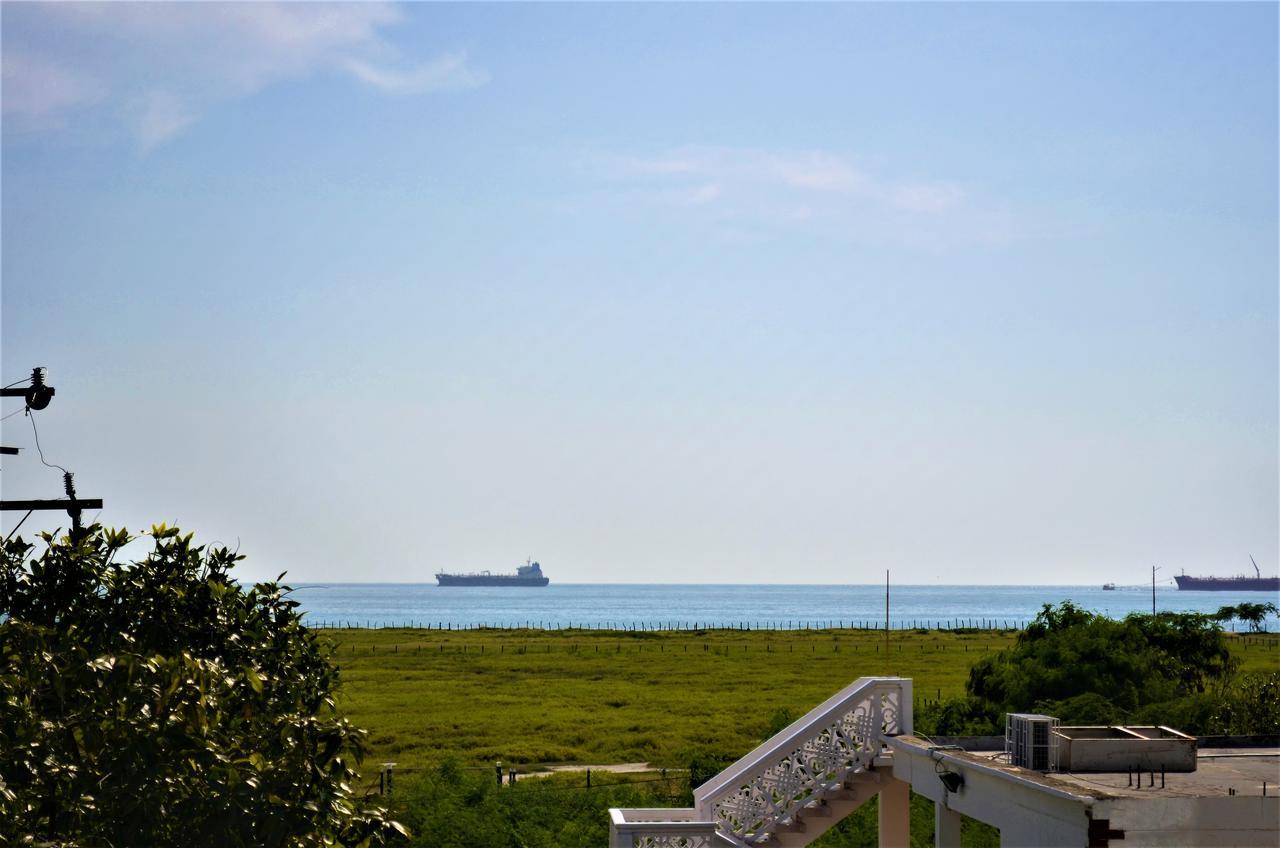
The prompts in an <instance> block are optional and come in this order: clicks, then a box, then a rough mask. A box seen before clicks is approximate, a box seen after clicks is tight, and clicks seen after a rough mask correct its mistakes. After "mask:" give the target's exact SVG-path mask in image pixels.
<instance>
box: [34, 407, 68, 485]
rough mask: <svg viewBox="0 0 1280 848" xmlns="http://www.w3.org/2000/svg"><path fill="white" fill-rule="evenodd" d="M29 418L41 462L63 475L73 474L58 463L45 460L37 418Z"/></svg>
mask: <svg viewBox="0 0 1280 848" xmlns="http://www.w3.org/2000/svg"><path fill="white" fill-rule="evenodd" d="M27 417H28V418H30V419H31V432H32V433H34V434H35V437H36V452H37V453H38V454H40V461H41V462H43V463H44V464H45V465H46V466H47V467H49V468H56V469H58V470H59V471H61V472H62V473H63V474H70V473H71V472H70V471H68V470H67V469H65V468H63V467H62V466H61V465H59V464H58V463H56V462H49V461H48V460H47V459H45V458H44V451H43V450H41V448H40V431H39V430H37V429H36V417H35V416H34V415H28V416H27Z"/></svg>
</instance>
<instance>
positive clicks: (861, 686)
mask: <svg viewBox="0 0 1280 848" xmlns="http://www.w3.org/2000/svg"><path fill="white" fill-rule="evenodd" d="M910 732H911V681H910V680H906V679H899V678H883V677H881V678H868V677H864V678H861V679H859V680H857V681H855V682H854V683H852V684H850V685H849V686H848V687H846V688H845V689H843V690H841V691H840V692H838V693H836V694H835V695H833V696H832V697H831V698H829V699H828V700H827V701H825V702H824V703H822V704H821V705H819V706H818V707H815V708H814V709H813V710H811V711H810V712H809V713H807V714H806V715H805V716H804V717H803V718H801V719H800V720H799V721H797V722H796V723H795V724H793V725H792V726H791V727H789V728H787V729H785V730H783V731H782V732H781V733H779V734H777V735H776V736H774V737H773V738H772V739H770V740H769V741H767V742H765V743H764V744H763V745H761V746H760V747H759V748H757V749H756V750H755V751H752V752H751V753H750V754H748V755H747V756H745V757H743V758H742V759H741V760H739V761H738V762H736V763H734V764H733V765H731V766H730V767H729V768H727V769H725V770H724V771H723V772H721V773H720V775H718V776H717V777H715V778H713V779H712V780H710V781H708V782H707V783H706V784H705V785H703V786H702V787H701V788H700V789H699V790H698V791H697V792H696V793H695V799H696V801H697V806H696V807H695V808H693V809H682V810H611V811H610V814H611V815H612V816H613V827H612V834H613V841H612V842H611V843H610V844H611V845H613V846H615V848H619V847H620V848H719V846H724V845H729V844H732V845H751V844H755V843H757V842H760V841H761V840H765V839H767V838H768V836H769V834H770V833H772V832H773V831H774V830H775V829H777V828H778V827H779V826H780V825H782V824H784V823H786V822H788V821H794V820H795V817H796V814H797V813H799V812H801V811H802V810H803V809H804V807H805V806H806V805H808V804H810V803H812V802H814V801H820V800H821V799H822V798H824V797H828V795H829V793H830V792H832V791H836V790H839V789H842V788H843V786H844V781H845V780H846V779H848V778H849V776H850V775H852V774H853V773H855V772H860V771H864V770H866V769H869V768H871V766H872V765H873V764H874V763H875V761H876V758H877V757H879V756H881V754H883V753H885V752H886V749H887V744H886V742H885V738H886V737H888V736H897V735H900V734H904V733H910Z"/></svg>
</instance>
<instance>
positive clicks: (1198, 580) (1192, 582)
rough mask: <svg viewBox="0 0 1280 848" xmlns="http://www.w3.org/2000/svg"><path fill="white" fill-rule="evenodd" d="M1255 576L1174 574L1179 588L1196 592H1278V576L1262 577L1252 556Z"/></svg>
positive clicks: (1279, 582) (1279, 583)
mask: <svg viewBox="0 0 1280 848" xmlns="http://www.w3.org/2000/svg"><path fill="white" fill-rule="evenodd" d="M1249 562H1252V563H1253V570H1254V571H1255V572H1257V576H1256V577H1249V576H1248V575H1245V574H1240V575H1237V576H1235V577H1188V576H1187V575H1186V574H1185V573H1183V574H1177V575H1174V578H1173V579H1174V580H1176V581H1177V583H1178V588H1179V589H1191V590H1195V591H1198V592H1227V591H1235V592H1280V577H1263V576H1262V569H1260V568H1258V563H1257V562H1256V561H1255V560H1254V558H1253V557H1252V556H1250V557H1249Z"/></svg>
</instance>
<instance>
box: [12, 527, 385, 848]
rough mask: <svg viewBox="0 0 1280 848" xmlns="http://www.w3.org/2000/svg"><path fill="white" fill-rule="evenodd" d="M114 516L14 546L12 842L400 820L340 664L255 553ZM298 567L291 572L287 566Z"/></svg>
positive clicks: (369, 826) (187, 836) (381, 833)
mask: <svg viewBox="0 0 1280 848" xmlns="http://www.w3.org/2000/svg"><path fill="white" fill-rule="evenodd" d="M150 535H151V536H152V538H153V546H152V550H151V551H150V553H149V554H148V555H147V556H146V557H145V558H143V559H142V560H140V561H138V562H136V563H133V564H131V565H122V564H119V563H116V562H114V559H115V556H116V554H117V553H118V552H119V551H120V549H121V548H122V547H124V546H125V545H126V544H128V543H129V542H130V541H131V538H130V537H129V535H128V534H127V533H126V532H125V531H123V530H117V531H113V530H105V529H103V528H101V527H100V526H98V525H94V526H93V527H90V528H88V529H87V530H86V531H84V532H82V533H79V534H77V536H76V538H74V539H72V538H69V537H62V538H54V537H53V536H50V535H48V534H42V536H41V538H42V540H43V541H44V543H45V546H46V547H45V550H44V552H43V553H42V554H41V555H40V556H38V557H37V558H35V559H28V558H29V557H30V555H31V553H32V551H33V550H34V548H33V546H32V545H30V544H27V543H26V542H24V541H23V540H22V539H20V538H19V539H14V540H11V541H7V542H6V543H5V544H4V546H3V550H2V551H0V554H2V556H0V613H3V615H4V616H5V620H4V621H3V622H2V623H0V739H3V740H4V741H5V744H3V745H0V843H4V842H7V841H10V840H12V841H16V842H37V843H39V842H46V841H47V842H50V843H54V844H60V845H80V846H109V845H116V846H122V845H151V846H161V845H182V846H195V848H199V847H200V846H209V847H210V848H213V846H250V845H252V846H283V845H289V846H312V845H315V846H319V845H333V844H350V845H357V844H358V845H369V844H374V843H380V842H381V841H383V839H384V837H386V836H388V835H390V834H393V833H395V832H397V831H400V832H402V829H401V828H400V826H399V825H397V824H395V823H393V822H390V821H388V820H387V819H386V817H385V815H384V813H383V812H382V810H381V809H380V808H378V807H374V806H368V805H366V804H365V803H364V802H363V800H362V799H360V798H357V797H356V795H355V794H354V793H353V791H352V789H351V783H352V781H353V780H354V778H355V776H356V775H355V772H354V770H353V769H354V766H355V764H356V762H357V761H358V760H359V758H360V756H361V753H362V743H361V740H362V731H360V730H358V729H357V728H355V727H353V726H352V725H351V724H350V723H348V722H347V721H346V720H345V719H343V718H342V717H341V716H339V715H338V714H337V712H336V710H335V708H334V701H333V692H334V688H335V686H336V685H337V683H338V672H337V669H336V668H335V667H334V666H333V665H331V664H330V662H329V660H328V657H327V654H326V652H325V651H324V650H323V649H322V647H321V645H320V644H319V643H318V642H317V640H316V637H315V636H314V634H312V633H311V632H310V631H308V630H307V629H306V628H305V627H303V626H302V623H301V620H300V616H299V615H298V613H297V612H296V611H295V607H296V606H297V604H296V603H294V602H293V601H291V600H289V599H288V598H287V592H288V590H287V589H286V588H285V587H282V586H279V585H277V584H276V583H265V584H260V585H257V586H254V587H252V588H250V589H247V590H245V589H242V588H241V587H240V586H239V585H238V584H237V583H236V582H235V581H234V580H233V579H232V578H231V576H230V575H231V571H232V568H233V566H234V564H235V563H236V561H238V560H239V559H242V557H240V556H238V555H237V554H234V553H232V552H230V551H228V550H226V549H225V548H211V549H208V550H206V549H204V548H202V547H197V546H194V545H193V544H192V542H191V538H192V537H191V535H185V536H184V535H181V534H180V533H179V531H178V530H177V529H176V528H169V527H165V526H163V525H161V526H158V527H154V528H152V532H151V534H150ZM282 576H283V575H282Z"/></svg>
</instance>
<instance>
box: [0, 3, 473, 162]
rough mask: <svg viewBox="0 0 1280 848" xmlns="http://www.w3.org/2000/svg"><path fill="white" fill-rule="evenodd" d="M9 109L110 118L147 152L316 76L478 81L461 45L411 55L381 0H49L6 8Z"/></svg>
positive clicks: (389, 84)
mask: <svg viewBox="0 0 1280 848" xmlns="http://www.w3.org/2000/svg"><path fill="white" fill-rule="evenodd" d="M5 18H6V20H5V30H4V44H3V47H4V70H3V86H4V90H3V94H4V98H3V100H4V116H5V119H6V121H7V122H9V125H10V126H15V127H16V128H17V129H19V130H21V131H24V132H26V131H36V132H40V131H48V130H54V129H57V128H60V127H63V126H66V125H67V124H69V123H70V122H72V121H74V120H77V119H81V118H86V119H87V118H99V117H101V115H102V114H105V115H106V116H107V117H108V118H109V119H111V120H114V121H116V122H117V123H118V124H119V125H121V126H124V127H127V128H128V129H129V131H130V133H131V134H132V136H133V138H134V139H135V141H136V142H137V144H138V145H139V146H140V147H141V148H142V149H144V150H146V149H150V148H152V147H155V146H156V145H159V144H163V143H165V142H167V141H169V140H170V139H172V138H174V137H175V136H176V135H178V134H180V133H181V132H182V131H183V130H185V129H186V128H187V127H189V126H191V125H192V124H193V123H195V122H196V121H197V120H198V119H199V118H200V116H201V115H202V114H203V113H204V112H205V111H206V110H207V109H208V108H209V106H210V105H211V104H213V103H214V102H216V101H218V100H225V99H228V98H234V97H245V96H249V95H252V94H254V93H255V92H258V91H261V90H262V89H264V88H266V87H268V86H271V85H273V84H276V83H279V82H283V81H287V80H299V79H305V78H307V77H310V76H314V75H316V74H319V73H326V72H328V73H339V74H345V75H347V76H349V77H350V78H352V79H354V80H356V81H358V82H359V83H361V84H363V85H367V86H368V87H369V88H371V89H373V90H375V91H378V92H381V93H384V94H388V95H416V94H424V93H427V92H432V91H440V90H445V89H460V88H473V87H475V86H479V85H483V84H484V83H485V82H486V81H487V79H488V76H487V74H485V73H484V72H483V71H481V70H480V69H478V68H475V67H473V66H472V65H471V64H470V63H469V60H468V57H467V55H466V54H465V53H462V52H451V53H446V54H444V55H439V56H435V57H429V58H425V59H422V58H411V57H405V56H402V55H401V54H400V52H399V51H398V50H397V49H396V48H395V47H394V45H392V44H391V42H389V41H388V40H387V39H386V37H385V32H386V31H387V30H388V29H389V28H390V27H393V26H394V25H395V24H396V23H397V22H399V21H400V13H399V11H398V10H397V9H396V7H394V6H391V5H388V4H385V3H42V4H17V5H14V6H11V7H7V8H6V9H5Z"/></svg>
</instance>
